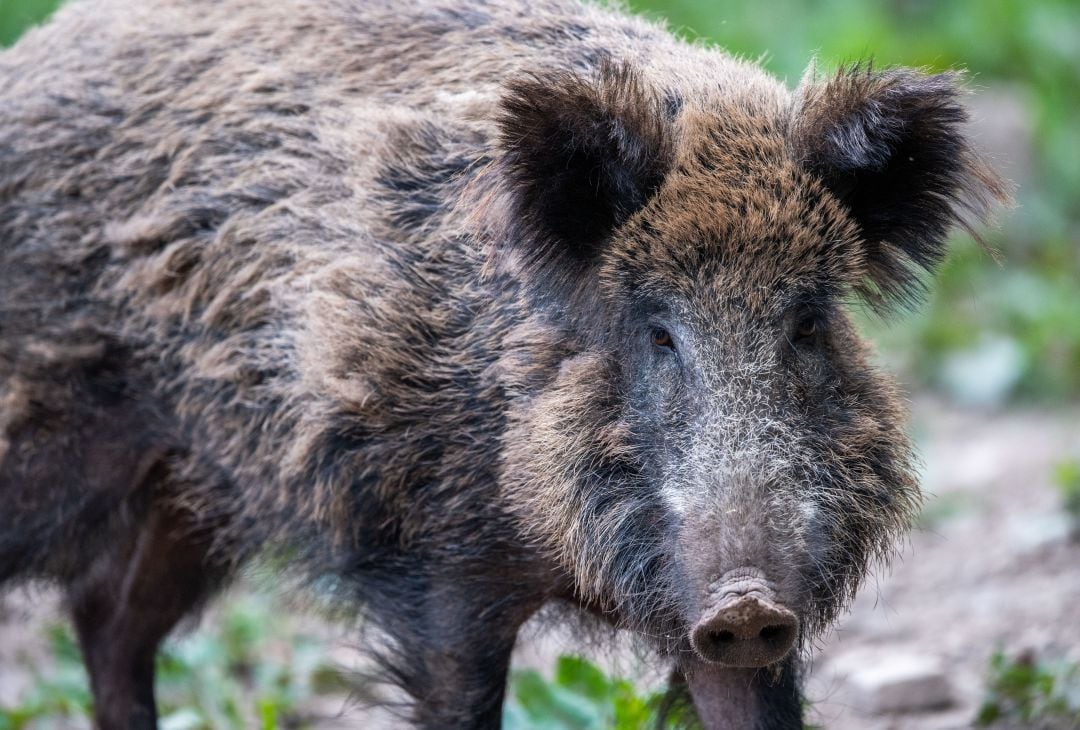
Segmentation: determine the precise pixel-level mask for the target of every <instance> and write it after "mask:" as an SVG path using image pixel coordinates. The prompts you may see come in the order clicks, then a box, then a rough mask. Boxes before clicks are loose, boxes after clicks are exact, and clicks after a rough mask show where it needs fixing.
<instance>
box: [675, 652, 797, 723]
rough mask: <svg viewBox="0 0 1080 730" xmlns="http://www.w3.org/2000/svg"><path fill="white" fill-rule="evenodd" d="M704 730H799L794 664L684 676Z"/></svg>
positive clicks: (708, 670)
mask: <svg viewBox="0 0 1080 730" xmlns="http://www.w3.org/2000/svg"><path fill="white" fill-rule="evenodd" d="M686 681H687V686H688V688H689V690H690V696H691V698H692V699H693V703H694V709H696V710H697V713H698V717H699V718H700V719H701V724H702V727H704V728H705V729H706V730H749V729H750V728H753V730H798V729H799V728H802V726H803V725H802V704H801V699H800V697H799V691H798V685H797V678H796V671H795V669H794V666H793V663H791V662H789V663H787V664H786V665H785V666H784V667H783V668H781V669H778V670H774V669H731V668H726V667H714V666H709V667H697V668H695V670H694V671H691V672H688V674H687V680H686Z"/></svg>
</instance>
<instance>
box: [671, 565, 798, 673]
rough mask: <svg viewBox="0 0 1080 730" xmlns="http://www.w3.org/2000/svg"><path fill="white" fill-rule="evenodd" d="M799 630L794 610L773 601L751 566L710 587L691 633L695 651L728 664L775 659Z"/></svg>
mask: <svg viewBox="0 0 1080 730" xmlns="http://www.w3.org/2000/svg"><path fill="white" fill-rule="evenodd" d="M798 634H799V620H798V618H797V617H796V616H795V614H794V613H793V612H792V611H791V610H790V609H788V608H786V607H785V606H783V605H782V604H781V603H779V602H778V601H777V600H776V597H775V594H774V592H773V591H772V589H770V588H769V586H768V584H767V583H766V582H765V581H764V580H763V579H761V578H760V577H758V576H757V574H756V571H747V570H742V571H733V572H732V573H729V574H728V575H727V576H725V577H724V578H721V579H720V580H718V581H716V583H714V584H712V585H711V586H710V591H709V603H708V605H707V607H706V609H705V611H704V613H703V615H702V617H701V619H700V620H699V621H698V622H697V624H696V625H695V626H694V628H693V629H692V630H691V632H690V643H691V645H692V646H693V647H694V651H695V652H697V654H698V655H699V656H700V657H701V658H702V659H704V660H705V661H707V662H712V663H715V664H722V665H724V666H728V667H764V666H766V665H768V664H773V663H775V662H778V661H780V660H781V659H783V658H784V657H785V656H787V654H788V652H789V651H791V647H792V646H794V645H795V640H796V639H797V638H798Z"/></svg>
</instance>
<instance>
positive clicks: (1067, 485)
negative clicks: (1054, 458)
mask: <svg viewBox="0 0 1080 730" xmlns="http://www.w3.org/2000/svg"><path fill="white" fill-rule="evenodd" d="M1054 484H1055V485H1056V486H1057V488H1058V491H1059V492H1061V500H1062V506H1063V507H1064V508H1065V511H1066V512H1067V513H1068V515H1069V519H1070V520H1071V521H1072V530H1073V535H1074V536H1077V537H1080V459H1065V460H1064V461H1061V462H1059V463H1058V464H1057V465H1056V466H1055V467H1054Z"/></svg>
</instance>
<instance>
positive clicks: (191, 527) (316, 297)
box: [0, 0, 1004, 730]
mask: <svg viewBox="0 0 1080 730" xmlns="http://www.w3.org/2000/svg"><path fill="white" fill-rule="evenodd" d="M959 81H960V80H959V79H958V77H957V76H956V75H955V74H940V75H924V74H922V73H919V72H917V71H912V70H908V69H892V70H875V69H872V68H870V67H865V66H857V67H852V68H846V69H843V70H841V71H840V72H838V73H837V74H835V75H834V76H832V77H830V78H818V77H817V76H815V75H814V74H810V75H808V77H807V79H806V80H805V81H804V82H803V83H802V85H801V86H800V87H799V88H798V89H797V90H795V91H794V92H791V91H789V90H788V89H786V88H785V87H784V86H783V85H781V84H780V83H778V82H777V81H776V80H774V79H773V78H771V77H769V76H768V75H766V74H765V73H764V72H763V71H762V70H761V69H760V68H758V67H757V66H755V65H753V64H748V63H745V62H742V61H739V60H736V59H733V58H731V57H729V56H727V55H725V54H723V53H721V52H720V51H717V50H710V49H706V48H702V47H695V46H690V45H687V44H684V43H682V42H680V41H678V40H676V39H675V38H673V37H672V36H671V35H670V34H668V33H667V32H666V31H664V30H663V29H661V28H659V27H656V26H654V25H651V24H649V23H647V22H645V21H642V20H640V19H635V18H631V17H627V16H624V15H621V14H618V13H615V12H612V11H610V10H607V9H603V8H599V7H596V6H592V5H580V4H578V3H576V2H569V1H565V2H564V1H563V0H545V1H544V2H541V3H536V2H529V3H526V2H524V0H520V1H519V0H491V1H490V2H467V1H465V0H456V1H455V2H442V1H440V0H432V1H431V2H426V3H422V4H420V3H417V4H410V5H409V7H408V8H402V7H399V6H398V5H396V4H392V3H370V2H360V0H339V1H335V2H330V1H329V0H327V1H326V2H315V1H310V2H299V1H293V0H290V1H288V2H280V3H272V4H266V3H259V2H255V1H254V0H227V2H218V1H217V0H213V1H211V0H184V1H183V2H180V1H178V0H146V2H142V3H138V4H136V5H135V6H134V7H133V6H132V5H131V4H130V3H127V2H123V1H122V0H76V1H75V2H72V3H71V4H69V5H68V6H67V7H65V8H63V9H62V10H61V11H60V12H59V13H58V14H57V15H56V17H55V19H54V20H53V21H52V22H51V23H50V24H49V25H47V26H46V27H44V28H41V29H37V30H34V31H32V32H30V33H28V34H27V35H26V36H25V37H24V39H23V40H21V41H20V42H19V44H18V45H16V46H15V47H14V48H12V49H10V50H8V51H6V52H4V53H3V54H0V498H2V499H3V503H4V505H5V507H4V509H3V510H2V511H0V580H7V581H8V584H9V585H10V584H13V583H14V582H16V581H19V580H30V579H45V580H50V581H53V582H55V583H56V584H57V585H59V586H61V587H62V589H63V590H64V591H65V594H66V596H67V600H68V605H69V606H70V610H71V614H72V617H73V619H74V621H75V625H76V627H77V630H78V635H79V640H80V642H81V644H82V648H83V651H84V655H85V658H86V663H87V666H88V668H89V671H90V676H91V680H92V685H93V691H94V696H95V712H96V721H97V724H98V726H99V727H101V728H105V729H109V730H112V729H115V728H153V727H154V726H155V724H156V718H155V709H154V697H153V657H154V652H155V650H156V647H157V645H158V643H159V642H160V641H161V640H162V638H163V637H165V636H166V635H167V634H168V633H169V631H170V630H171V629H172V628H173V626H174V625H175V624H176V623H177V621H179V620H180V619H181V618H182V617H184V616H185V615H187V614H189V613H191V612H193V611H195V610H197V609H198V607H199V606H200V605H202V604H203V603H204V602H205V601H206V600H207V599H208V598H209V597H211V596H212V595H213V593H214V591H215V589H217V588H218V587H219V586H221V585H223V584H224V583H225V582H226V581H227V580H228V579H229V578H230V577H231V576H233V575H234V574H235V573H236V572H237V570H238V569H239V567H240V566H242V565H243V564H244V563H245V562H246V561H248V560H249V559H251V558H252V557H254V556H255V555H257V554H266V553H267V552H270V553H272V554H274V555H277V556H279V558H278V560H277V561H275V564H282V563H286V562H287V563H288V564H289V565H290V566H292V567H293V568H294V572H295V573H296V574H297V575H301V576H306V577H308V578H310V579H315V578H319V579H322V578H325V577H328V576H332V577H333V579H334V580H333V581H330V583H332V584H333V585H334V586H336V587H337V595H336V598H337V599H338V600H340V601H341V602H343V603H344V604H346V605H351V606H354V607H356V608H358V609H359V611H360V612H361V614H362V616H363V618H364V621H365V622H366V623H367V625H369V626H371V627H374V628H375V629H377V630H378V632H379V633H380V634H381V635H382V636H383V637H384V638H383V639H381V640H380V641H377V642H374V645H373V648H372V651H373V653H374V654H375V655H376V657H377V658H378V660H379V663H380V666H382V667H383V668H384V670H385V675H386V676H387V677H388V678H389V679H390V680H392V681H393V682H394V683H395V684H396V685H397V686H399V687H400V688H401V689H402V690H403V691H404V692H405V694H406V695H407V696H408V697H410V698H411V701H410V703H409V704H408V706H407V707H406V708H404V709H403V710H402V712H403V713H404V714H405V715H406V716H407V719H408V720H409V721H410V722H411V723H413V724H415V725H416V726H419V727H425V728H443V727H495V726H498V724H499V721H500V714H501V705H502V699H503V692H504V684H505V681H506V672H507V665H508V663H509V656H510V651H511V648H512V647H513V645H514V641H515V638H516V635H517V632H518V629H519V627H520V626H521V624H522V623H523V622H524V621H526V620H527V619H528V618H529V616H530V615H532V614H533V613H534V612H535V611H536V610H537V609H538V608H540V607H541V606H542V605H545V604H548V603H563V604H565V605H570V606H576V607H579V608H581V609H583V610H585V611H587V612H591V613H592V614H594V615H596V616H599V617H601V618H602V619H603V620H604V621H607V622H609V623H610V624H612V625H614V626H617V627H621V628H626V629H630V630H632V631H634V632H636V633H637V634H638V635H639V636H640V637H641V638H642V640H643V641H644V642H646V643H647V644H648V645H649V646H651V647H652V649H653V650H654V651H655V652H656V655H657V661H658V662H664V663H666V664H668V665H670V666H671V667H672V669H673V672H674V674H673V685H672V686H673V700H677V699H679V698H680V697H682V698H687V699H688V700H689V701H690V702H691V706H692V707H693V708H695V709H696V712H697V714H698V715H699V716H700V718H701V721H702V723H703V724H704V725H705V726H706V727H708V728H727V727H738V728H742V727H751V726H753V727H758V728H787V727H798V726H799V724H800V709H799V698H798V660H799V658H800V657H802V656H805V652H806V650H807V647H808V646H809V644H810V642H811V640H812V639H813V638H814V637H815V636H817V635H819V634H820V632H821V631H822V629H823V628H825V627H826V626H827V625H828V623H829V622H830V621H831V620H832V619H833V618H834V617H835V616H836V614H837V612H838V611H840V610H842V609H843V607H844V606H845V605H846V604H847V602H848V601H849V600H850V599H851V597H852V595H853V593H854V591H855V590H856V588H857V586H858V584H859V582H860V579H861V578H862V576H863V575H864V574H865V572H866V571H867V570H868V568H869V567H870V566H871V565H872V564H873V563H874V562H875V561H881V560H883V559H886V558H887V557H888V556H889V554H890V552H891V550H892V545H893V542H894V540H895V538H896V537H897V536H898V535H899V534H901V533H902V532H903V530H904V529H905V528H906V527H907V525H908V523H909V521H910V519H911V516H912V514H913V512H914V511H915V509H916V507H917V505H918V502H919V492H918V487H917V485H916V483H915V481H914V478H913V473H912V470H911V450H910V446H909V443H908V441H907V439H906V438H905V436H904V426H903V424H904V416H903V413H902V409H901V407H900V404H899V400H898V398H897V395H896V392H895V390H894V387H893V385H892V383H891V381H890V380H889V379H888V378H887V377H885V376H884V375H882V374H881V373H879V372H877V371H876V370H875V368H874V367H873V365H871V363H870V358H869V357H868V354H867V348H866V346H865V345H864V344H863V343H862V342H861V340H860V339H859V337H858V335H857V334H856V332H855V330H854V329H853V327H852V325H851V322H850V319H849V317H848V314H847V303H849V302H850V301H851V300H852V298H853V297H861V298H862V299H864V300H868V301H870V302H871V303H872V304H873V305H875V306H877V307H880V308H882V309H887V308H889V307H892V306H895V305H896V304H897V303H904V302H907V301H910V300H911V299H912V298H913V297H915V296H916V295H917V293H918V291H919V286H920V281H921V279H920V273H921V272H922V271H923V270H927V269H930V268H932V267H933V265H934V264H936V263H937V262H938V261H940V259H941V258H942V256H943V252H944V239H945V236H946V234H947V232H948V231H949V230H950V229H951V228H952V227H953V226H955V225H957V224H959V225H967V226H970V225H974V224H977V223H978V222H980V220H981V219H983V218H984V217H985V216H986V215H987V212H988V209H989V207H990V205H991V203H992V202H993V201H994V199H995V198H996V199H1002V198H1004V191H1003V188H1002V185H1001V184H1000V183H999V182H998V181H997V179H996V178H995V177H994V176H993V174H992V173H991V172H990V171H989V170H988V169H987V168H986V167H985V166H984V165H983V164H982V163H981V162H980V161H979V159H978V158H977V156H976V155H975V153H974V152H973V151H972V150H971V148H970V146H969V144H968V142H967V140H966V138H965V136H964V129H963V127H964V121H965V114H964V111H963V108H962V106H961V104H960V96H961V94H962V92H961V90H960V85H959ZM327 583H328V581H325V580H320V581H319V584H320V585H326V584H327ZM762 668H766V669H767V670H766V671H760V670H761V669H762Z"/></svg>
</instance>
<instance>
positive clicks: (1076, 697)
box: [975, 651, 1080, 728]
mask: <svg viewBox="0 0 1080 730" xmlns="http://www.w3.org/2000/svg"><path fill="white" fill-rule="evenodd" d="M975 722H976V724H977V725H979V726H982V727H986V726H991V725H997V724H1001V725H1008V726H1012V727H1040V728H1076V727H1080V666H1078V665H1076V664H1070V663H1068V662H1062V661H1057V662H1050V661H1040V660H1038V659H1036V658H1035V657H1034V656H1031V655H1030V654H1022V655H1020V656H1019V657H1016V658H1014V659H1010V658H1008V657H1007V656H1006V655H1005V653H1004V652H1002V651H998V652H996V653H995V654H994V655H993V656H992V657H991V658H990V677H989V682H988V685H987V690H986V696H985V698H984V699H983V703H982V706H981V707H980V708H979V712H978V715H977V716H976V718H975Z"/></svg>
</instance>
